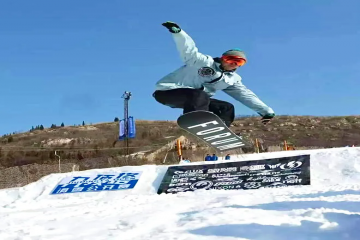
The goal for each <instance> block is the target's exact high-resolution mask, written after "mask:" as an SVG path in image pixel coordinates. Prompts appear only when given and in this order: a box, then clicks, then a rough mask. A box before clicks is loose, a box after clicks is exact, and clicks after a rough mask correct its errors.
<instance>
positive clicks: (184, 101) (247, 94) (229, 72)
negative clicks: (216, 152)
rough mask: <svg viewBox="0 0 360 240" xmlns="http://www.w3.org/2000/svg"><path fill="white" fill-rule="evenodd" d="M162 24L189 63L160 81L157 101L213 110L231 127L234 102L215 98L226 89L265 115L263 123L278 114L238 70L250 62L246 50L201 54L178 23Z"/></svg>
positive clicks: (171, 105) (240, 100) (183, 58)
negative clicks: (244, 83)
mask: <svg viewBox="0 0 360 240" xmlns="http://www.w3.org/2000/svg"><path fill="white" fill-rule="evenodd" d="M162 25H163V26H164V27H166V28H167V29H168V30H169V31H170V32H171V33H172V36H173V38H174V41H175V44H176V47H177V49H178V51H179V52H180V56H181V59H182V60H183V62H184V63H185V64H184V65H183V66H182V67H180V68H179V69H177V70H175V71H174V72H172V73H170V74H168V75H167V76H165V77H163V78H162V79H160V80H159V81H158V82H157V83H156V89H155V92H154V93H153V97H154V98H155V99H156V101H158V102H159V103H161V104H163V105H166V106H169V107H171V108H181V109H183V113H188V112H192V111H196V110H206V111H210V112H213V113H214V114H216V115H218V116H219V117H220V118H221V119H222V120H223V121H224V122H225V124H226V125H227V126H228V127H229V126H230V124H231V123H232V122H233V121H234V118H235V109H234V105H233V104H231V103H229V102H225V101H221V100H218V99H214V98H212V96H213V95H214V94H215V92H216V91H217V90H222V91H224V92H225V93H227V94H228V95H230V96H231V97H233V98H234V99H236V100H238V101H239V102H241V103H242V104H244V105H245V106H247V107H249V108H250V109H253V110H254V111H256V112H257V113H258V114H259V115H260V116H262V118H261V121H262V123H263V124H267V123H268V122H269V121H270V120H271V119H272V118H273V117H274V116H275V113H274V111H273V110H272V109H271V108H270V107H268V106H267V105H266V104H265V103H263V102H262V101H261V100H260V99H259V98H258V97H257V96H256V95H255V94H254V93H253V92H252V91H251V90H249V89H248V88H246V87H245V86H244V85H243V84H242V82H241V80H242V79H241V77H240V76H239V75H238V74H237V73H235V71H236V70H237V69H238V68H239V67H241V66H243V65H244V64H245V63H246V61H247V59H246V56H245V54H244V52H243V51H242V50H240V49H231V50H228V51H226V52H224V53H223V54H222V56H221V57H220V58H219V57H216V58H213V57H211V56H209V55H205V54H202V53H200V52H199V51H198V49H197V47H196V46H195V42H194V41H193V39H192V38H191V37H190V36H189V35H188V34H187V33H186V32H185V31H184V30H183V29H181V28H180V26H179V25H178V24H176V23H174V22H165V23H163V24H162Z"/></svg>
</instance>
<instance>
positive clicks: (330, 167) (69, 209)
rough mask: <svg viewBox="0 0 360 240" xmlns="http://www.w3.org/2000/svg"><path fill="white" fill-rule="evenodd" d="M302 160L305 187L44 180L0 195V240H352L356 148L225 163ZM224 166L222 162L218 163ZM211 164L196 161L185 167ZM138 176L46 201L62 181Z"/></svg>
mask: <svg viewBox="0 0 360 240" xmlns="http://www.w3.org/2000/svg"><path fill="white" fill-rule="evenodd" d="M304 154H309V155H310V161H311V167H310V170H311V185H306V186H294V187H286V188H264V189H256V190H246V191H244V190H229V191H227V190H198V191H194V192H183V193H177V194H160V195H159V194H157V190H158V188H159V186H160V184H161V181H162V179H163V177H164V175H165V173H166V171H167V169H168V167H169V166H154V165H144V166H136V167H133V166H128V167H121V168H111V169H96V170H88V171H83V172H71V173H62V174H51V175H49V176H46V177H44V178H42V179H40V180H39V181H37V182H34V183H32V184H29V185H27V186H24V187H21V188H12V189H4V190H0V239H2V240H7V239H9V240H10V239H124V240H125V239H126V240H128V239H129V240H130V239H131V240H133V239H144V240H145V239H167V240H168V239H184V240H185V239H189V240H191V239H200V240H202V239H210V240H211V239H224V240H228V239H254V240H260V239H266V240H268V239H277V240H279V239H280V240H282V239H289V236H291V239H292V240H297V239H330V240H332V239H359V237H358V233H357V228H358V226H360V148H355V147H345V148H333V149H321V150H303V151H283V152H273V153H261V154H249V155H240V156H232V160H231V161H251V160H260V159H269V158H277V157H287V156H297V155H304ZM224 162H225V161H224ZM199 164H214V162H206V163H205V162H196V163H191V165H199ZM112 172H141V175H140V178H139V180H138V182H137V183H136V185H135V187H134V188H133V189H124V190H116V191H101V192H79V193H65V194H56V195H51V194H50V193H51V192H53V191H54V189H55V187H56V186H57V185H58V183H59V182H60V181H62V180H63V179H64V178H66V177H71V176H74V175H85V174H109V173H112Z"/></svg>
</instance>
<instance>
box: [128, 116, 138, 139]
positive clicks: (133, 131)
mask: <svg viewBox="0 0 360 240" xmlns="http://www.w3.org/2000/svg"><path fill="white" fill-rule="evenodd" d="M128 126H129V129H128V130H129V134H128V138H135V136H136V128H135V121H134V117H129V118H128Z"/></svg>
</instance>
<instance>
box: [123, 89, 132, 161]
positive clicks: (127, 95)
mask: <svg viewBox="0 0 360 240" xmlns="http://www.w3.org/2000/svg"><path fill="white" fill-rule="evenodd" d="M131 96H132V95H131V92H127V91H125V92H124V94H123V95H122V98H124V128H125V146H126V155H129V138H128V135H129V122H128V117H129V100H130V97H131Z"/></svg>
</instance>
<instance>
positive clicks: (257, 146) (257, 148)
mask: <svg viewBox="0 0 360 240" xmlns="http://www.w3.org/2000/svg"><path fill="white" fill-rule="evenodd" d="M255 146H256V152H257V153H260V147H259V140H258V139H257V138H255Z"/></svg>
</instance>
